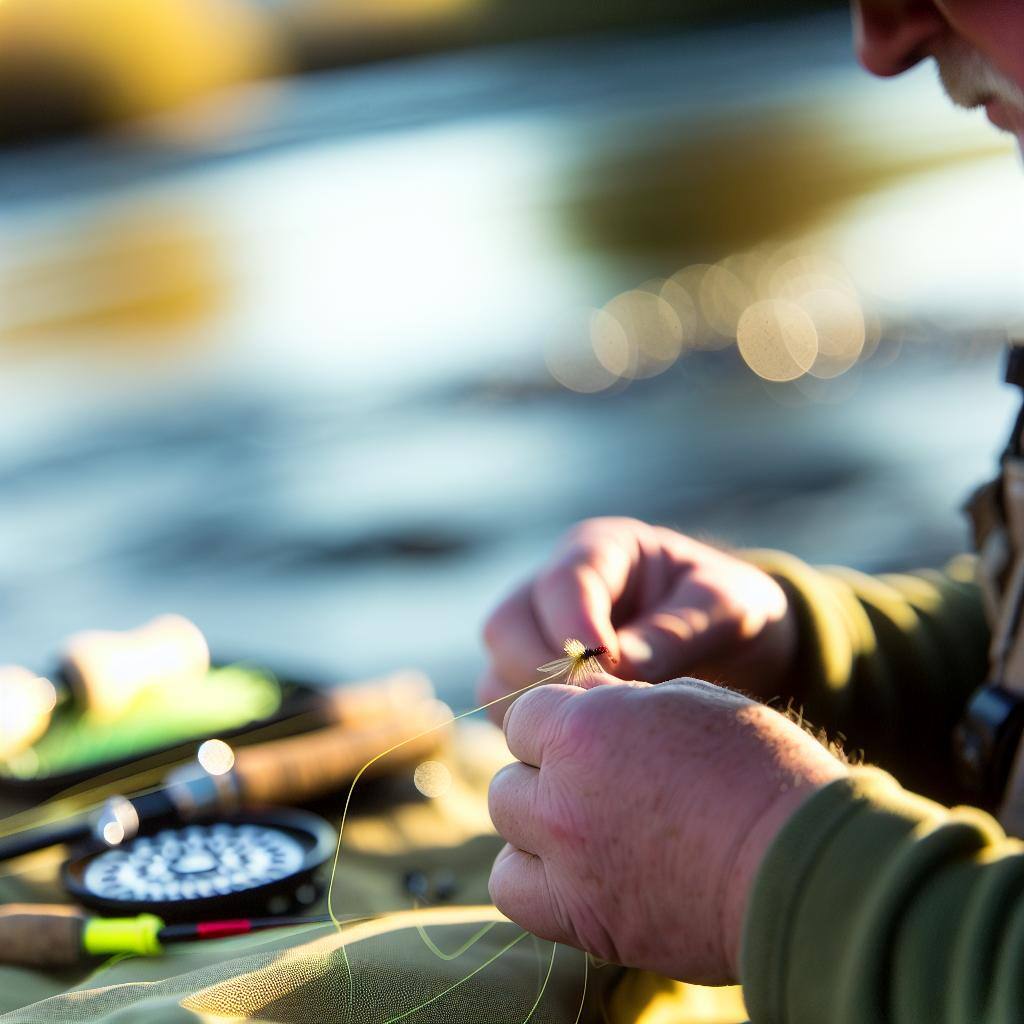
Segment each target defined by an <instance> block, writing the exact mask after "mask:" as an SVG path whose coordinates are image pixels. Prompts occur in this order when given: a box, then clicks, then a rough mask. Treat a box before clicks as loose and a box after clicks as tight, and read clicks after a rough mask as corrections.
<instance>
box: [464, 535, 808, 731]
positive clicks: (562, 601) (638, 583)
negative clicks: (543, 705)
mask: <svg viewBox="0 0 1024 1024" xmlns="http://www.w3.org/2000/svg"><path fill="white" fill-rule="evenodd" d="M568 637H575V638H577V639H579V640H581V641H582V642H583V643H584V644H585V645H586V646H587V647H594V648H596V647H599V646H602V645H603V646H605V647H607V648H608V652H609V653H608V656H606V657H605V658H604V659H602V660H603V665H604V668H605V669H606V670H607V671H609V672H612V673H613V674H614V675H616V676H617V677H619V678H620V679H641V680H644V681H645V682H650V683H660V682H662V681H663V680H665V679H675V678H678V677H679V676H682V675H693V676H698V677H700V678H704V679H711V680H713V681H715V682H719V683H724V684H727V685H729V686H733V687H737V688H739V689H743V690H745V691H747V692H750V693H753V694H755V695H757V696H760V697H769V696H774V695H775V693H776V692H777V690H776V684H777V683H778V682H779V681H780V680H781V679H782V677H783V676H785V674H786V673H787V672H788V671H789V669H790V668H791V666H792V664H793V661H794V657H795V652H796V646H797V628H796V623H795V617H794V615H793V614H792V612H791V610H790V608H789V605H788V602H787V599H786V595H785V592H784V591H783V590H782V588H781V587H780V586H779V585H778V583H777V582H776V581H775V580H773V579H772V578H771V577H770V576H768V575H767V574H766V573H764V572H762V571H761V570H760V569H758V568H756V567H755V566H753V565H750V564H749V563H747V562H745V561H743V560H742V559H739V558H736V557H734V556H732V555H729V554H727V553H725V552H723V551H719V550H718V549H716V548H713V547H709V546H708V545H706V544H701V543H700V542H699V541H695V540H693V539H692V538H690V537H685V536H683V535H682V534H680V533H676V532H675V531H673V530H669V529H666V528H664V527H660V526H650V525H648V524H647V523H642V522H639V521H638V520H635V519H619V518H606V519H590V520H587V521H585V522H583V523H580V524H579V525H578V526H577V527H575V528H574V529H573V530H572V531H570V533H569V534H568V536H567V537H566V538H565V540H564V541H563V542H562V544H561V545H560V547H559V549H558V550H557V551H556V553H555V555H554V557H553V558H552V560H551V562H550V563H549V564H548V565H547V566H545V567H544V568H543V569H542V570H541V571H540V572H539V573H538V574H537V575H536V576H535V577H534V578H533V579H531V580H529V581H528V582H527V583H525V584H523V585H522V586H521V587H519V588H518V589H517V590H516V591H515V592H514V593H513V594H511V595H510V596H509V597H508V598H507V599H506V600H505V601H504V602H502V604H501V605H500V606H499V607H498V608H497V609H496V610H495V612H494V613H493V614H492V615H491V617H490V618H489V619H488V621H487V623H486V625H485V626H484V640H485V642H486V644H487V649H488V652H489V654H490V664H489V666H488V668H487V670H486V671H485V673H484V676H483V678H482V679H481V681H480V685H479V695H480V702H481V703H489V702H491V701H493V700H496V699H497V698H499V697H501V696H503V695H504V694H507V693H510V692H512V691H513V690H517V689H519V688H521V687H522V686H525V685H526V684H528V683H529V682H531V681H533V680H535V679H537V678H538V674H537V666H538V665H543V664H544V663H545V662H548V661H550V660H551V659H552V658H555V657H557V656H558V655H559V654H560V653H561V650H562V644H563V643H564V641H565V640H566V638H568ZM504 711H505V705H504V704H498V705H496V706H495V708H494V709H492V712H491V714H492V718H493V719H494V720H495V721H496V722H500V721H501V716H502V714H504Z"/></svg>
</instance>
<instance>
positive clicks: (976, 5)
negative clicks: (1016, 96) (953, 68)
mask: <svg viewBox="0 0 1024 1024" xmlns="http://www.w3.org/2000/svg"><path fill="white" fill-rule="evenodd" d="M936 6H937V7H938V8H939V9H940V10H941V11H942V13H943V14H944V15H945V17H946V20H947V21H948V22H949V24H950V25H951V26H952V28H953V30H954V31H955V32H956V33H957V35H960V36H962V37H963V38H964V39H966V40H967V41H968V42H969V43H971V44H972V45H973V46H974V47H975V48H976V49H978V50H980V51H981V52H982V53H983V54H984V55H985V56H986V57H988V59H989V60H991V61H992V63H993V64H994V65H995V66H996V67H997V68H998V69H999V70H1000V71H1002V72H1003V74H1005V75H1007V76H1008V77H1010V78H1012V79H1013V80H1014V81H1015V82H1016V83H1017V84H1018V85H1019V86H1020V87H1021V88H1022V89H1024V3H1021V0H937V2H936Z"/></svg>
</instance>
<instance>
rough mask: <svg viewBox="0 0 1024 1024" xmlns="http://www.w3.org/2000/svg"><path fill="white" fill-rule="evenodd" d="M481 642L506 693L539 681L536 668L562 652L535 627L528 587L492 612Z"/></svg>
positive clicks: (524, 585)
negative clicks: (487, 651) (536, 680)
mask: <svg viewBox="0 0 1024 1024" xmlns="http://www.w3.org/2000/svg"><path fill="white" fill-rule="evenodd" d="M484 641H485V642H486V644H487V649H488V650H489V651H490V653H491V659H492V662H493V666H492V670H493V673H494V674H495V676H497V678H499V679H501V680H504V683H505V687H504V688H505V692H508V691H509V690H516V689H519V688H520V687H522V686H526V685H528V684H529V683H532V682H533V681H534V680H535V679H537V678H538V673H537V668H538V667H539V666H540V665H543V664H545V663H546V662H549V661H551V659H552V658H555V657H557V656H558V654H559V652H560V651H561V644H559V645H558V646H557V647H556V646H552V645H551V643H550V642H549V641H548V640H547V639H546V637H545V636H544V634H543V632H542V630H541V628H540V626H539V625H538V623H537V618H536V615H535V613H534V608H533V598H532V584H530V583H524V584H523V585H522V586H521V587H518V588H517V589H516V590H515V591H513V592H512V593H511V594H510V595H509V596H508V597H507V598H506V599H505V600H504V601H502V602H501V604H500V605H498V607H497V608H496V609H495V610H494V613H493V614H492V615H491V617H490V618H489V619H488V620H487V622H486V624H485V625H484Z"/></svg>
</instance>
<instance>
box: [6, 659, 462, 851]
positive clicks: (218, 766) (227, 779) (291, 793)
mask: <svg viewBox="0 0 1024 1024" xmlns="http://www.w3.org/2000/svg"><path fill="white" fill-rule="evenodd" d="M403 680H405V681H404V682H403ZM414 680H416V685H415V686H413V687H412V689H410V686H409V685H407V683H408V677H404V676H399V677H396V678H395V679H394V680H392V681H391V682H390V684H389V683H388V681H385V685H384V687H383V688H381V687H379V686H376V687H375V686H373V685H371V684H366V685H365V686H361V687H359V686H357V687H352V688H351V692H350V693H349V694H348V695H347V696H346V695H343V690H344V688H338V690H337V691H336V692H335V693H334V694H333V695H332V696H333V701H334V712H333V713H334V714H336V715H337V717H338V719H340V720H341V721H342V722H343V723H345V724H341V725H330V726H326V727H324V728H321V729H317V730H314V731H311V732H307V733H302V734H300V735H297V736H290V737H287V738H285V739H279V740H273V741H270V742H268V743H259V744H253V745H252V746H248V747H241V748H239V749H237V750H234V749H233V748H231V747H229V746H228V744H226V743H224V742H223V741H222V740H207V741H206V742H205V743H203V744H202V745H201V746H200V747H199V749H198V752H197V757H196V759H195V761H193V762H192V763H189V764H185V765H181V766H179V767H177V768H174V769H172V770H171V771H170V772H169V773H168V774H167V775H166V776H165V777H164V780H163V783H162V784H161V785H160V786H158V787H156V788H155V789H153V790H151V791H148V792H144V793H140V794H138V795H135V796H113V797H110V798H109V799H108V800H106V801H105V802H104V803H103V804H102V805H100V806H99V807H94V808H92V809H90V810H88V811H85V812H83V813H80V814H76V815H73V816H71V817H69V818H67V819H64V820H62V821H57V822H52V823H49V824H46V825H41V826H38V827H35V828H28V829H23V830H21V831H17V832H13V833H11V834H10V835H7V836H3V837H0V861H5V860H10V859H12V858H14V857H20V856H23V855H25V854H28V853H33V852H35V851H37V850H42V849H46V848H47V847H50V846H55V845H59V844H67V843H77V842H81V841H87V840H91V841H92V843H93V844H94V845H97V846H99V847H100V848H114V847H117V846H119V845H121V844H123V843H125V842H126V841H128V840H130V839H132V838H133V837H134V836H136V835H138V834H139V833H140V832H145V831H150V830H152V829H155V828H160V827H162V826H165V825H169V824H174V823H180V822H187V821H192V820H198V819H201V818H207V817H210V816H212V815H217V814H222V813H228V812H232V811H236V810H238V809H239V808H246V807H253V806H262V805H265V804H291V803H302V802H303V801H307V800H311V799H314V798H316V797H319V796H322V795H324V794H326V793H329V792H332V791H334V790H336V789H338V788H339V787H340V786H342V785H343V784H344V783H345V782H348V781H350V780H351V779H352V778H354V777H355V775H356V773H357V772H358V771H359V770H360V769H361V768H362V767H363V766H364V765H366V764H367V763H368V762H369V761H371V760H373V759H374V758H376V757H377V755H378V754H379V753H380V751H382V750H389V749H390V748H392V747H397V749H395V750H394V751H393V752H392V753H390V754H388V756H387V757H384V758H381V759H380V760H378V761H376V762H375V763H374V764H373V767H372V769H371V772H372V774H376V775H381V774H386V773H388V772H393V771H394V770H395V769H396V768H401V767H405V766H407V765H410V764H415V763H418V762H419V761H420V760H422V759H423V758H424V757H425V756H426V755H428V754H430V753H432V752H433V751H434V750H436V749H437V747H438V745H439V744H440V743H441V742H442V740H443V739H444V737H445V735H446V732H447V730H445V728H444V726H445V725H447V724H448V723H450V722H451V721H452V713H451V710H450V709H449V708H448V707H447V706H446V705H445V704H442V703H441V702H440V701H437V700H433V699H424V698H423V689H422V679H421V677H420V678H417V677H414ZM382 690H383V692H382ZM346 702H347V704H346ZM346 706H347V708H348V711H347V713H346V710H345V709H346Z"/></svg>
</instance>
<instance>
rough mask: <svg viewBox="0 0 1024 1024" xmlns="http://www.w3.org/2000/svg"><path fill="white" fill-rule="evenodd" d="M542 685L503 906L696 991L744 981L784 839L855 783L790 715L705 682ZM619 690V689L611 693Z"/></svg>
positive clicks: (508, 824) (504, 829) (524, 731)
mask: <svg viewBox="0 0 1024 1024" xmlns="http://www.w3.org/2000/svg"><path fill="white" fill-rule="evenodd" d="M594 683H595V685H593V686H592V688H589V689H582V688H580V687H576V686H566V685H561V684H549V685H544V686H539V687H537V688H536V689H534V690H531V691H529V692H528V693H526V694H525V695H523V696H522V697H520V698H519V699H518V700H517V701H516V702H515V703H514V704H513V705H512V706H511V707H510V708H509V710H508V713H507V715H506V718H505V723H504V727H505V732H506V737H507V740H508V744H509V749H510V750H511V751H512V753H513V754H514V755H515V756H516V757H517V758H519V760H518V761H516V762H514V763H513V764H510V765H508V766H507V767H505V768H503V769H502V770H501V771H500V772H498V774H497V775H496V776H495V778H494V780H493V782H492V784H491V789H490V798H489V805H490V811H491V816H492V819H493V821H494V824H495V827H496V828H497V830H498V832H500V833H501V835H502V836H503V837H504V838H505V839H506V840H507V842H508V845H507V846H506V847H505V848H504V849H503V850H502V852H501V853H500V854H499V856H498V858H497V860H496V861H495V864H494V868H493V870H492V873H491V881H490V892H491V897H492V899H493V900H494V902H495V904H496V905H497V907H498V908H499V909H500V910H501V911H502V912H503V913H504V914H506V915H507V916H508V917H510V918H511V919H512V920H513V921H515V922H517V923H518V924H519V925H521V926H522V927H523V928H525V929H527V930H528V931H531V932H533V933H535V934H537V935H540V936H542V937H543V938H546V939H551V940H555V941H558V942H564V943H567V944H569V945H572V946H576V947H578V948H581V949H585V950H587V951H589V952H591V953H593V954H594V955H596V956H598V957H600V958H603V959H606V960H611V961H614V962H616V963H621V964H626V965H628V966H633V967H640V968H646V969H650V970H654V971H658V972H660V973H662V974H666V975H669V976H671V977H674V978H679V979H683V980H686V981H691V982H705V983H720V982H727V981H730V980H735V979H736V978H737V975H738V960H739V945H740V937H741V932H742V920H743V914H744V911H745V908H746V902H747V898H748V896H749V893H750V891H751V887H752V884H753V880H754V877H755V875H756V872H757V869H758V866H759V865H760V863H761V860H762V859H763V857H764V855H765V853H766V851H767V848H768V846H769V845H770V843H771V841H772V839H773V838H774V837H775V835H776V834H777V832H778V830H779V828H780V827H781V826H782V825H783V824H784V823H785V821H787V820H788V818H789V817H790V816H791V815H792V814H793V813H794V811H795V810H796V808H797V807H798V806H799V805H800V804H801V803H802V802H803V801H804V800H805V799H807V797H808V796H809V795H810V794H811V793H812V792H814V791H815V790H816V789H818V788H819V787H820V786H822V785H824V784H825V783H827V782H828V781H831V780H832V779H834V778H838V777H839V776H841V775H842V774H844V773H845V772H846V768H845V767H844V766H843V765H842V764H841V763H840V762H839V761H838V760H836V759H835V758H834V757H832V755H831V754H829V753H828V752H827V751H826V750H825V749H824V748H823V747H821V746H820V745H819V744H818V743H817V742H816V741H815V740H814V739H812V738H811V737H810V736H808V735H807V734H806V733H804V732H803V731H801V730H800V729H799V728H798V727H797V726H796V725H794V724H793V723H792V722H790V721H789V720H787V719H786V718H784V717H783V716H782V715H780V714H778V713H777V712H774V711H772V710H771V709H769V708H766V707H764V706H763V705H760V704H757V703H755V702H753V701H750V700H748V699H746V698H744V697H741V696H739V695H737V694H735V693H732V692H730V691H728V690H723V689H721V688H719V687H716V686H712V685H711V684H708V683H702V682H698V681H696V680H683V681H678V682H673V683H665V684H663V685H661V686H649V685H647V684H645V683H621V682H619V681H617V680H612V679H610V678H609V677H603V678H602V679H601V680H595V681H594ZM602 683H606V684H607V685H599V684H602Z"/></svg>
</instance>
